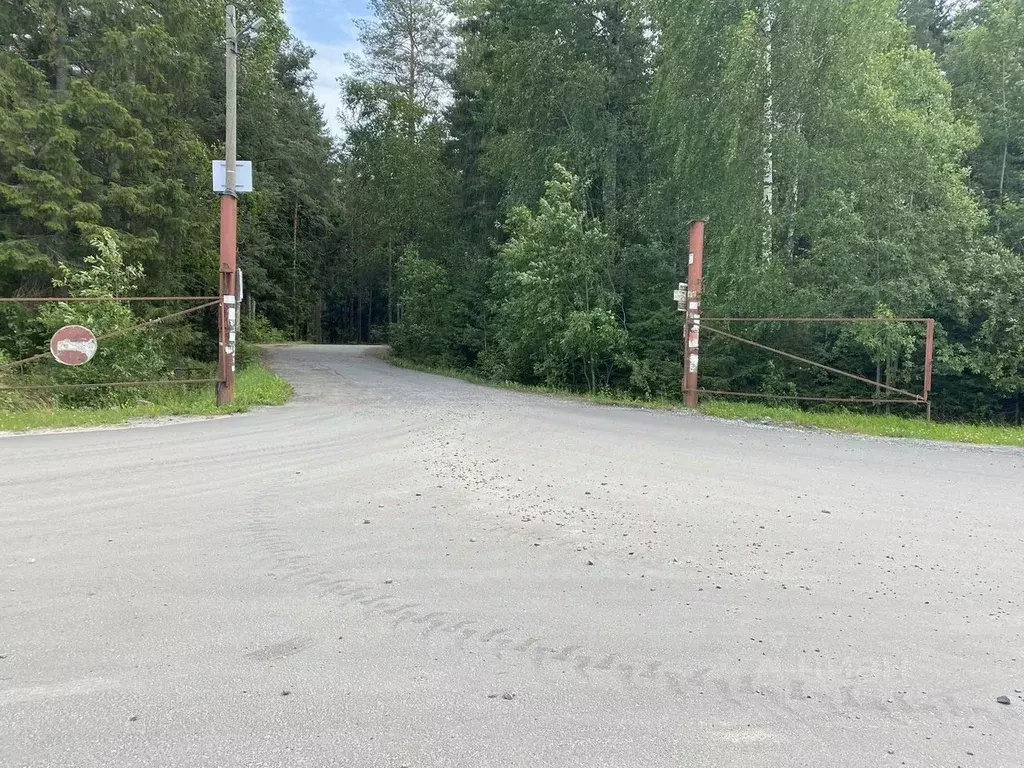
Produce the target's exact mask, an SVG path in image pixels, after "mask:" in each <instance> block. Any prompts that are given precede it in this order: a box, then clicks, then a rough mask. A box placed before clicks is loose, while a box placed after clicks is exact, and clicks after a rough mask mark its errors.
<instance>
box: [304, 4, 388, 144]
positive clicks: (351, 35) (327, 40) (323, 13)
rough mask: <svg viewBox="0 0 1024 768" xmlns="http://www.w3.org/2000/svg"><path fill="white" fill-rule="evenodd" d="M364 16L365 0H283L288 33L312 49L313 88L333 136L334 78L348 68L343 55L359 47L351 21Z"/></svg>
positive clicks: (335, 121)
mask: <svg viewBox="0 0 1024 768" xmlns="http://www.w3.org/2000/svg"><path fill="white" fill-rule="evenodd" d="M367 15H369V12H368V11H367V8H366V0H285V18H286V20H287V22H288V26H289V27H290V28H291V30H292V34H293V35H295V37H297V38H298V39H299V40H301V41H302V42H303V43H305V44H306V45H308V46H310V47H311V48H313V49H314V50H316V56H315V57H314V59H313V71H314V72H316V75H317V78H316V83H315V85H314V86H313V90H314V92H315V93H316V97H317V99H319V100H320V103H321V104H322V105H323V107H324V119H326V120H327V126H328V128H330V130H331V132H332V133H333V134H334V135H335V136H340V135H341V125H340V124H339V122H338V107H339V105H340V103H341V93H340V90H339V88H338V78H339V77H340V76H341V75H344V74H345V73H346V72H347V71H348V67H347V65H346V64H345V54H346V53H350V52H358V50H359V43H358V41H357V40H356V28H355V24H354V23H353V22H354V20H355V19H358V18H362V17H365V16H367Z"/></svg>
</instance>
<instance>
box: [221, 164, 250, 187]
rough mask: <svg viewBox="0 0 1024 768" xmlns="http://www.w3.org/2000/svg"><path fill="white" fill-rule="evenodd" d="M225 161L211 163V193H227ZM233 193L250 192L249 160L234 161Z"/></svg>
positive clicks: (226, 165)
mask: <svg viewBox="0 0 1024 768" xmlns="http://www.w3.org/2000/svg"><path fill="white" fill-rule="evenodd" d="M227 167H228V164H227V161H225V160H214V161H213V191H214V192H227V191H228V182H227ZM235 192H236V193H241V192H252V162H251V161H249V160H236V161H235Z"/></svg>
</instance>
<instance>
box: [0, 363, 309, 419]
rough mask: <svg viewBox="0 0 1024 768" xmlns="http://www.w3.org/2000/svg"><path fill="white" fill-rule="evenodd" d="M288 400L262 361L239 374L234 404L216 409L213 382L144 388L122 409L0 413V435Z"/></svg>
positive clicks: (288, 392)
mask: <svg viewBox="0 0 1024 768" xmlns="http://www.w3.org/2000/svg"><path fill="white" fill-rule="evenodd" d="M291 397H292V387H291V385H290V384H289V383H288V382H287V381H285V380H284V379H282V378H281V377H280V376H278V375H277V374H275V373H274V372H272V371H270V370H268V369H267V368H266V367H264V366H263V365H262V364H260V363H254V364H252V365H250V366H249V367H247V368H245V369H244V370H242V371H240V372H239V374H238V377H237V379H236V382H235V402H234V404H233V405H231V406H228V407H220V408H219V407H217V405H216V403H215V399H214V387H213V385H212V384H210V385H208V386H204V387H202V388H201V389H197V388H191V389H184V388H167V387H164V388H152V389H143V390H141V391H140V393H139V394H138V395H136V396H135V397H134V399H133V401H132V402H131V403H129V404H126V405H123V406H107V407H103V406H101V407H91V408H90V407H74V406H73V407H61V406H60V405H57V406H54V405H52V404H51V405H45V404H37V405H36V406H34V407H28V408H23V409H19V410H3V409H0V432H25V431H29V430H36V429H66V428H71V427H99V426H106V425H111V424H125V423H128V422H132V421H137V420H141V419H156V418H163V417H170V416H211V417H212V416H224V415H227V414H232V413H244V412H246V411H248V410H249V409H250V408H254V407H256V406H263V405H283V404H284V403H286V402H288V400H290V399H291Z"/></svg>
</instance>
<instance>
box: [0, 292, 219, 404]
mask: <svg viewBox="0 0 1024 768" xmlns="http://www.w3.org/2000/svg"><path fill="white" fill-rule="evenodd" d="M105 301H114V302H124V303H130V302H157V301H200V302H203V303H202V304H200V305H198V306H195V307H189V308H188V309H183V310H180V311H178V312H172V313H170V314H168V315H162V316H160V317H157V318H153V319H151V320H144V321H143V322H141V323H136V324H135V325H132V326H129V327H127V328H119V329H118V330H116V331H111V332H110V333H105V334H103V335H102V336H97V337H96V341H106V340H109V339H114V338H117V337H118V336H124V335H126V334H129V333H134V332H136V331H139V330H142V329H143V328H148V327H150V326H154V325H157V324H159V323H163V322H166V321H167V320H173V319H176V318H180V317H184V316H185V315H190V314H193V313H195V312H201V311H202V310H204V309H209V308H210V307H215V306H220V305H221V304H222V303H223V299H222V298H221V297H219V296H115V297H105V296H99V297H94V296H87V297H58V296H46V297H34V296H33V297H24V298H22V297H16V298H6V297H5V298H0V303H8V304H41V303H47V302H50V303H60V302H63V303H77V302H93V303H95V302H105ZM48 357H50V352H48V351H47V352H40V353H39V354H37V355H31V356H30V357H25V358H22V359H21V360H13V361H11V362H8V363H0V371H3V370H6V369H11V368H17V367H19V366H23V365H26V364H27V363H32V362H36V361H38V360H42V359H45V358H48ZM219 383H220V379H209V378H203V379H156V380H139V381H102V382H90V383H75V384H27V385H15V386H0V392H21V391H32V390H39V391H46V390H63V389H90V388H108V387H110V388H120V387H139V386H149V387H160V386H181V385H189V384H219Z"/></svg>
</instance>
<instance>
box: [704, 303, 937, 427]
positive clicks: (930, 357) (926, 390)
mask: <svg viewBox="0 0 1024 768" xmlns="http://www.w3.org/2000/svg"><path fill="white" fill-rule="evenodd" d="M702 319H703V321H704V322H705V323H707V322H716V321H717V322H730V323H772V322H774V323H820V324H827V323H923V324H924V325H925V360H924V385H923V387H922V391H921V393H920V394H918V393H915V392H909V391H907V390H905V389H900V388H899V387H893V386H890V385H888V384H883V383H882V382H880V381H875V380H873V379H869V378H867V377H866V376H861V375H860V374H857V373H853V372H852V371H844V370H842V369H841V368H835V367H833V366H831V365H825V364H824V363H819V362H817V361H815V360H810V359H808V358H806V357H801V356H800V355H794V354H793V353H792V352H786V351H785V350H782V349H777V348H775V347H771V346H768V345H767V344H762V343H760V342H757V341H753V340H752V339H746V338H743V337H742V336H737V335H736V334H734V333H729V332H728V331H723V330H722V329H721V328H713V327H711V326H709V325H705V326H704V330H706V331H708V332H709V333H712V334H715V335H717V336H722V337H724V338H727V339H730V340H732V341H735V342H738V343H740V344H746V345H748V346H751V347H755V348H757V349H760V350H763V351H765V352H769V353H771V354H774V355H779V356H780V357H784V358H787V359H789V360H793V361H795V362H798V363H801V364H803V365H809V366H812V367H814V368H820V369H821V370H824V371H828V372H829V373H833V374H835V375H837V376H842V377H844V378H847V379H852V380H853V381H858V382H862V383H864V384H869V385H871V386H873V387H875V388H876V389H878V390H885V391H886V392H891V393H893V394H895V395H902V396H903V397H899V398H894V397H885V398H882V397H877V396H876V397H871V398H868V397H815V396H811V395H772V394H765V393H763V392H733V391H728V390H720V389H697V393H698V394H700V395H721V396H724V397H754V398H764V399H774V400H791V401H798V402H799V401H806V402H820V403H856V404H871V405H880V404H883V403H890V404H892V403H897V404H900V403H902V404H906V405H923V406H925V410H926V418H927V419H928V420H929V421H931V417H932V404H931V391H932V373H933V368H934V356H935V320H934V319H932V318H927V317H704V318H702Z"/></svg>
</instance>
